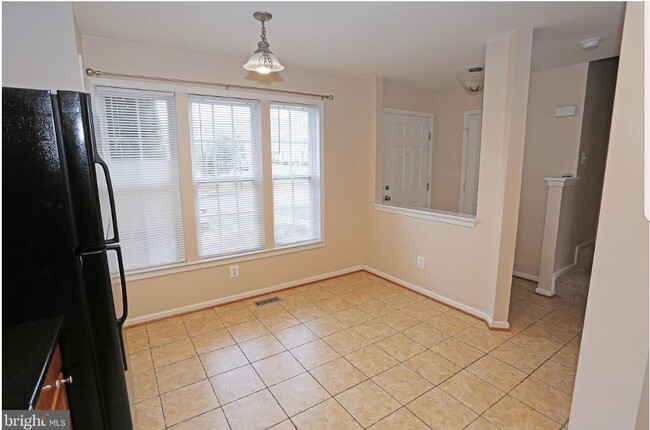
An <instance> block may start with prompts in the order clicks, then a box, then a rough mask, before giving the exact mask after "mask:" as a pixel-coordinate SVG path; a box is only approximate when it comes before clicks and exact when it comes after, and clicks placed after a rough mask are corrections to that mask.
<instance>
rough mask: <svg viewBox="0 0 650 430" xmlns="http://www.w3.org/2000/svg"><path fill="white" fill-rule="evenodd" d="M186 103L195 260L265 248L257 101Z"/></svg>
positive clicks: (193, 100) (198, 100) (199, 99)
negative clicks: (196, 254)
mask: <svg viewBox="0 0 650 430" xmlns="http://www.w3.org/2000/svg"><path fill="white" fill-rule="evenodd" d="M189 102H190V129H191V132H190V134H191V142H192V176H193V178H194V205H195V213H196V226H197V241H198V248H199V257H201V258H206V257H215V256H220V255H228V254H238V253H243V252H248V251H253V250H259V249H263V248H264V229H263V221H262V209H261V167H260V164H261V149H260V138H259V136H260V133H259V103H258V102H257V101H253V100H234V99H225V98H219V97H203V96H190V99H189Z"/></svg>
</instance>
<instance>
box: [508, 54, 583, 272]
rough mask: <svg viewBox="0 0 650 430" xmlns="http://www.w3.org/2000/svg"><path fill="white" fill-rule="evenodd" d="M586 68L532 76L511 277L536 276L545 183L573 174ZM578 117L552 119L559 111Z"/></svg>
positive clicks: (545, 195) (539, 73) (540, 247)
mask: <svg viewBox="0 0 650 430" xmlns="http://www.w3.org/2000/svg"><path fill="white" fill-rule="evenodd" d="M587 71H588V64H587V63H583V64H578V65H575V66H570V67H563V68H560V69H555V70H548V71H544V72H538V73H533V74H531V77H530V92H529V99H528V120H527V123H526V144H525V149H524V169H523V179H522V184H521V207H520V210H519V227H518V230H517V248H516V253H515V266H514V267H515V271H517V272H521V273H523V274H527V275H530V276H533V277H536V276H538V275H539V262H540V258H541V251H542V239H543V234H544V222H545V215H546V198H547V194H548V187H547V185H546V182H545V181H544V177H548V176H561V175H562V174H563V173H572V174H574V175H575V174H576V166H577V163H578V148H579V145H580V130H581V126H582V114H583V108H584V99H585V88H586V85H587ZM572 105H575V106H577V107H578V111H577V115H576V116H572V117H564V118H556V117H555V108H556V107H559V106H572Z"/></svg>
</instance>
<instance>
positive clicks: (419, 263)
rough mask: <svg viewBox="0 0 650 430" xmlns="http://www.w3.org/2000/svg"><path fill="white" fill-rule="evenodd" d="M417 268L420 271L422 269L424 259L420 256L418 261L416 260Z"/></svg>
mask: <svg viewBox="0 0 650 430" xmlns="http://www.w3.org/2000/svg"><path fill="white" fill-rule="evenodd" d="M416 264H417V266H418V268H420V269H424V257H423V256H421V255H418V260H417V263H416Z"/></svg>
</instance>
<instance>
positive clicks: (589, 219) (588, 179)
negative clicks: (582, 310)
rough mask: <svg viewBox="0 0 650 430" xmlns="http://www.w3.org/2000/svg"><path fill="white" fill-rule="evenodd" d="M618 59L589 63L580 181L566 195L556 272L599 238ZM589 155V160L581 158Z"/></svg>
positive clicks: (578, 161)
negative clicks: (599, 215) (582, 245)
mask: <svg viewBox="0 0 650 430" xmlns="http://www.w3.org/2000/svg"><path fill="white" fill-rule="evenodd" d="M617 69H618V59H616V58H613V59H606V60H600V61H594V62H591V63H589V72H588V75H587V88H586V91H585V101H584V112H583V115H582V127H581V132H580V147H579V149H578V150H577V155H578V160H577V165H576V174H577V176H578V177H579V178H580V180H579V181H578V182H576V184H575V185H574V186H573V187H569V188H566V189H565V190H564V195H563V196H562V211H561V213H560V230H559V232H558V239H557V240H558V242H557V248H556V250H555V267H554V272H558V271H560V270H562V269H564V268H567V267H569V266H571V265H572V264H574V263H575V257H576V247H577V246H579V245H581V244H585V243H588V242H591V241H593V240H595V239H596V229H597V227H598V213H599V210H600V197H601V195H602V191H603V178H604V176H605V163H606V161H607V145H608V143H609V129H610V126H611V121H612V108H613V106H614V93H615V91H616V71H617ZM583 153H586V156H587V157H586V161H585V163H584V164H582V162H581V156H582V154H583Z"/></svg>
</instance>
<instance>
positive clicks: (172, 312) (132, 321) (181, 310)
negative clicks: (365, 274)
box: [124, 266, 365, 327]
mask: <svg viewBox="0 0 650 430" xmlns="http://www.w3.org/2000/svg"><path fill="white" fill-rule="evenodd" d="M364 269H365V266H352V267H348V268H346V269H342V270H337V271H334V272H329V273H324V274H322V275H316V276H310V277H308V278H303V279H299V280H297V281H291V282H285V283H283V284H277V285H273V286H271V287H266V288H260V289H258V290H253V291H247V292H245V293H240V294H233V295H231V296H226V297H220V298H218V299H213V300H207V301H204V302H200V303H195V304H192V305H188V306H181V307H178V308H173V309H169V310H166V311H162V312H155V313H153V314H147V315H142V316H139V317H135V318H128V319H127V320H126V322H125V324H124V326H125V327H129V326H133V325H138V324H143V323H146V322H150V321H155V320H159V319H162V318H168V317H172V316H176V315H182V314H186V313H188V312H193V311H197V310H200V309H205V308H210V307H212V306H217V305H221V304H224V303H229V302H235V301H238V300H243V299H248V298H251V297H255V296H260V295H262V294H267V293H272V292H274V291H279V290H284V289H285V288H291V287H296V286H298V285H303V284H308V283H310V282H318V281H322V280H323V279H327V278H333V277H335V276H341V275H346V274H348V273H352V272H358V271H359V270H364Z"/></svg>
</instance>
